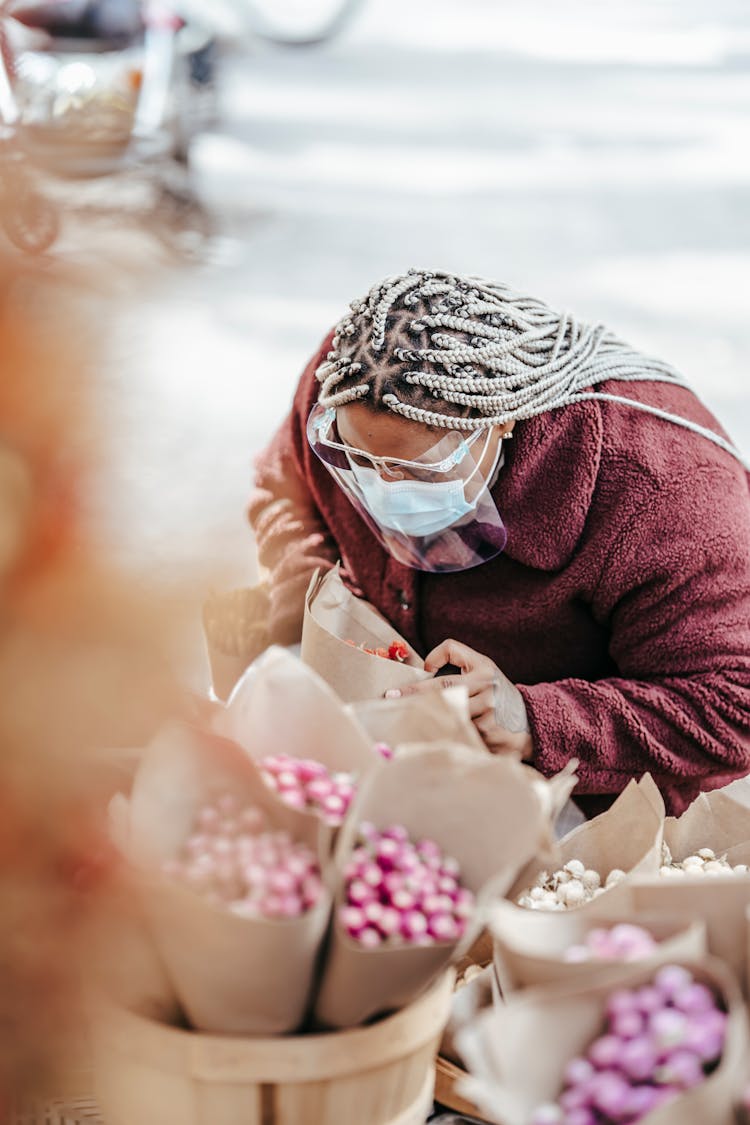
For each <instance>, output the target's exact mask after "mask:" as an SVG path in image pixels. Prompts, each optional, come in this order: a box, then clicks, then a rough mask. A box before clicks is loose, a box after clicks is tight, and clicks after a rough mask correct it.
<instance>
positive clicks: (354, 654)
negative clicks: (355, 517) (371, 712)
mask: <svg viewBox="0 0 750 1125" xmlns="http://www.w3.org/2000/svg"><path fill="white" fill-rule="evenodd" d="M349 640H351V641H354V642H355V644H365V645H367V646H368V647H370V648H377V647H382V646H386V647H387V646H388V645H389V644H390V643H391V641H395V640H398V641H402V642H403V643H404V644H406V645H407V648H408V650H409V658H408V662H407V663H404V664H400V663H398V662H397V661H394V660H386V659H385V658H384V657H382V656H372V655H371V654H370V653H367V652H362V651H361V649H357V648H355V647H353V646H352V645H349V644H347V643H346V642H347V641H349ZM302 659H303V660H304V661H305V663H306V664H309V665H310V667H311V668H314V669H315V671H316V672H317V673H318V675H320V676H322V677H323V679H324V680H326V681H327V683H329V684H330V685H331V687H332V688H333V690H334V691H335V692H336V694H337V695H339V696H340V697H341V699H343V700H344V702H345V703H353V702H355V701H357V700H360V699H379V698H382V696H383V695H384V694H385V692H386V691H388V689H389V688H402V687H407V686H408V685H409V684H413V683H416V682H417V681H419V680H424V679H428V678H429V674H428V673H427V672H425V670H424V665H423V663H422V660H421V658H420V656H419V655H418V654H417V653H416V652H415V651H414V649H413V648H412V647H411V645H409V644H408V643H407V642H406V641H405V640H404V638H403V637H402V636H400V634H399V633H398V632H397V631H396V629H395V628H394V626H393V625H391V624H390V622H388V621H386V619H385V618H384V617H383V616H382V615H381V614H380V613H379V612H378V611H377V610H376V609H375V607H374V606H372V605H370V603H369V602H366V601H363V600H362V599H361V598H356V597H355V596H354V594H352V593H351V591H350V590H348V589H347V588H346V586H345V585H344V583H343V582H342V580H341V575H340V574H339V568H338V567H335V568H334V569H333V570H329V571H326V573H325V574H324V575H323V576H322V577H321V576H320V574H319V572H318V571H316V572H315V574H314V575H313V577H312V581H311V582H310V586H309V588H308V591H307V596H306V598H305V617H304V622H303V625H302Z"/></svg>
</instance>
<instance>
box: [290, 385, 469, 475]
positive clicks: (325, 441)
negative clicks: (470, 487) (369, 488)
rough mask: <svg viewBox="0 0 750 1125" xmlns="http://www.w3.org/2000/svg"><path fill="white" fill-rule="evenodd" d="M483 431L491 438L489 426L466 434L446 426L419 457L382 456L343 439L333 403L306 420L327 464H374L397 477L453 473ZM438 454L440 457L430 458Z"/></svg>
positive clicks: (312, 442) (315, 408) (317, 451)
mask: <svg viewBox="0 0 750 1125" xmlns="http://www.w3.org/2000/svg"><path fill="white" fill-rule="evenodd" d="M482 434H484V436H485V439H487V440H488V439H489V434H490V431H489V430H488V429H483V430H482V429H478V430H473V431H472V432H471V433H470V434H466V435H464V434H462V433H459V431H458V430H447V431H446V433H445V434H444V435H443V436H442V437H441V438H440V439H439V440H438V441H437V442H436V444H435V445H434V446H431V447H430V449H428V450H427V451H426V452H425V453H422V454H420V455H419V457H415V458H412V459H409V458H402V457H381V456H378V455H377V454H375V453H370V452H368V451H367V450H366V449H358V448H357V447H356V446H352V445H349V444H348V443H347V442H344V441H342V440H341V436H340V434H339V432H338V428H337V426H336V411H335V410H334V409H333V408H332V407H323V406H320V405H318V404H316V405H315V406H313V408H312V410H311V411H310V417H309V418H308V421H307V440H308V442H309V443H310V446H311V447H312V449H313V451H314V452H315V454H316V455H317V456H318V457H319V458H320V460H321V461H323V462H324V463H325V464H327V465H329V466H330V467H331V468H334V469H343V470H351V469H352V468H353V467H354V466H355V465H359V466H361V467H363V468H373V469H375V470H376V471H377V472H378V473H379V474H380V475H382V476H385V477H392V478H393V479H394V480H403V479H404V477H416V478H422V479H426V478H428V477H429V476H430V475H432V474H433V473H440V474H447V473H450V472H451V471H453V470H455V468H456V466H457V465H459V464H460V463H461V462H462V461H463V460H464V458H465V457H466V455H467V453H468V452H469V450H470V449H471V447H472V446H473V445H474V444H475V443H476V442H477V441H478V440H479V438H480V437H481V436H482ZM436 454H437V458H436V459H431V458H435V455H436Z"/></svg>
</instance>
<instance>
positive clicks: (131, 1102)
mask: <svg viewBox="0 0 750 1125" xmlns="http://www.w3.org/2000/svg"><path fill="white" fill-rule="evenodd" d="M453 979H454V975H453V972H452V971H449V972H447V973H445V974H443V975H442V976H441V977H440V978H439V979H438V980H437V981H436V983H435V984H434V985H433V986H432V987H431V988H430V989H429V991H428V992H426V993H424V994H423V995H422V996H421V997H419V999H417V1000H415V1001H414V1003H413V1004H410V1005H409V1007H407V1008H404V1009H403V1010H402V1011H400V1012H397V1013H396V1014H395V1015H393V1016H389V1017H388V1018H386V1019H383V1020H380V1021H379V1022H377V1023H374V1024H371V1025H370V1026H368V1027H357V1028H352V1029H351V1030H346V1031H336V1032H330V1033H327V1034H312V1035H299V1036H279V1037H276V1038H268V1039H264V1038H245V1037H239V1036H219V1035H203V1034H200V1033H198V1032H194V1031H187V1030H182V1029H180V1028H177V1027H170V1026H167V1025H165V1024H160V1023H157V1022H154V1021H153V1020H150V1019H146V1018H145V1017H144V1016H141V1015H137V1014H135V1013H133V1012H128V1011H125V1010H123V1009H121V1008H113V1007H101V1008H100V1009H99V1010H98V1011H97V1013H96V1015H95V1018H94V1026H93V1029H92V1030H93V1036H92V1038H93V1052H94V1071H95V1086H96V1095H97V1099H98V1101H99V1104H100V1106H101V1110H102V1115H103V1118H104V1120H105V1122H106V1125H173V1123H174V1125H177V1123H179V1125H349V1122H351V1123H355V1122H356V1125H423V1123H424V1121H425V1119H426V1117H427V1114H428V1112H429V1110H430V1107H431V1104H432V1091H433V1084H434V1064H435V1054H436V1052H437V1047H438V1044H439V1042H440V1037H441V1034H442V1031H443V1027H444V1026H445V1023H446V1021H447V1019H448V1015H449V1013H450V1003H451V995H452V991H453Z"/></svg>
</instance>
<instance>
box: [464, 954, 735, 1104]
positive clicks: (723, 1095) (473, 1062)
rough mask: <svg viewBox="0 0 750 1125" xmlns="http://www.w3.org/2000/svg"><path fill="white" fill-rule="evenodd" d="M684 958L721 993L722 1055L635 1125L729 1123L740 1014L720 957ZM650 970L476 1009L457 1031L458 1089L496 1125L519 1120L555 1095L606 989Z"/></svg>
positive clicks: (588, 1036) (593, 1027)
mask: <svg viewBox="0 0 750 1125" xmlns="http://www.w3.org/2000/svg"><path fill="white" fill-rule="evenodd" d="M675 963H677V964H684V965H685V967H686V968H688V969H689V970H690V971H691V972H692V973H693V974H694V976H695V977H696V978H697V979H698V980H700V981H701V982H703V983H705V984H707V985H710V986H711V987H712V988H714V989H715V990H716V991H717V992H718V993H719V994H720V995H721V997H722V1000H723V1002H724V1005H725V1006H726V1009H727V1012H728V1015H729V1019H728V1022H727V1029H726V1042H725V1047H724V1054H723V1056H722V1059H721V1062H720V1063H719V1065H718V1067H717V1068H716V1070H714V1071H713V1072H712V1073H711V1074H710V1075H709V1076H708V1077H707V1078H706V1079H705V1081H704V1082H703V1083H701V1085H699V1086H695V1087H693V1089H691V1090H688V1091H686V1092H685V1093H684V1094H682V1095H681V1096H680V1097H678V1098H675V1100H674V1101H673V1102H671V1103H669V1104H667V1105H665V1106H662V1107H661V1108H660V1109H657V1110H655V1111H654V1112H653V1113H650V1114H647V1115H646V1116H645V1117H643V1118H641V1122H642V1125H708V1123H709V1122H710V1125H734V1122H735V1116H734V1103H735V1100H736V1098H737V1096H738V1094H739V1092H740V1090H741V1088H742V1085H743V1082H744V1074H745V1067H746V1055H747V1046H748V1032H747V1017H746V1013H745V1010H744V1007H743V1005H742V998H741V996H740V994H739V989H738V987H737V983H736V981H735V980H734V977H733V976H732V974H731V973H730V972H729V970H728V969H727V968H726V966H725V965H724V964H722V962H721V961H718V960H716V959H715V958H705V959H704V960H703V961H696V962H693V961H683V962H675ZM652 976H653V970H647V969H640V968H639V969H631V970H630V971H629V972H623V973H622V974H621V975H620V976H619V977H618V979H617V982H616V984H608V985H606V986H604V985H600V986H596V987H593V988H589V989H585V990H573V989H569V988H567V987H566V986H554V985H550V986H547V987H546V988H537V989H530V990H529V991H527V992H519V993H516V994H515V995H513V996H512V997H511V998H510V1000H509V1001H508V1002H507V1003H506V1004H504V1005H499V1006H496V1007H495V1008H494V1009H492V1010H489V1011H486V1012H483V1013H481V1014H480V1015H479V1016H478V1017H477V1018H476V1020H474V1021H473V1022H472V1024H471V1025H469V1026H468V1027H466V1028H464V1030H463V1031H462V1032H460V1033H459V1035H458V1036H457V1046H458V1049H459V1051H460V1052H461V1055H462V1056H463V1058H464V1060H465V1062H466V1064H467V1067H468V1069H469V1071H470V1072H471V1073H470V1077H469V1078H467V1079H466V1080H465V1081H464V1082H463V1083H462V1084H461V1085H460V1086H459V1093H463V1094H464V1096H465V1097H468V1098H470V1099H471V1100H472V1101H473V1102H475V1103H476V1104H477V1105H478V1106H479V1107H480V1110H481V1111H482V1113H483V1114H484V1115H486V1117H487V1119H488V1120H489V1121H492V1122H497V1123H498V1125H527V1123H528V1121H529V1119H530V1117H531V1114H532V1113H533V1111H534V1110H535V1109H536V1107H537V1106H539V1105H540V1104H541V1103H543V1102H550V1101H551V1102H554V1101H556V1100H557V1098H558V1096H559V1094H560V1092H561V1091H562V1088H563V1071H564V1068H565V1065H566V1063H567V1062H568V1061H569V1060H570V1059H571V1058H573V1057H574V1056H576V1055H581V1054H584V1053H585V1051H586V1050H587V1048H588V1046H589V1045H590V1043H591V1042H592V1041H593V1040H594V1039H595V1038H596V1037H597V1036H598V1035H600V1034H601V1032H602V1029H603V1026H604V1006H605V1003H606V999H607V996H608V994H609V992H610V991H611V990H612V988H613V987H618V988H619V987H626V988H632V987H638V986H640V985H642V984H645V983H647V982H648V981H649V980H650V979H651V978H652Z"/></svg>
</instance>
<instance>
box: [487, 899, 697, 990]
mask: <svg viewBox="0 0 750 1125" xmlns="http://www.w3.org/2000/svg"><path fill="white" fill-rule="evenodd" d="M488 927H489V930H490V933H491V934H492V938H493V944H494V965H495V971H496V974H497V978H498V981H499V983H500V986H501V988H502V991H503V995H505V996H508V995H510V993H511V992H513V991H515V990H517V989H520V988H533V987H535V986H536V985H545V984H557V983H560V984H569V985H571V986H573V985H575V984H580V985H582V986H584V987H588V986H591V985H594V984H600V983H605V982H606V981H607V980H609V979H610V978H612V977H613V976H617V975H618V973H620V972H621V971H622V966H623V964H624V963H627V962H631V961H638V962H639V963H640V964H643V965H644V966H656V965H660V964H664V963H665V962H667V961H672V960H675V959H677V960H679V959H685V958H687V959H689V960H698V959H700V958H701V957H702V956H704V954H705V953H706V932H705V926H704V924H703V922H702V921H701V920H700V919H697V918H694V917H692V916H691V915H681V916H671V915H668V914H664V913H661V912H658V913H657V912H655V913H653V914H634V913H632V912H631V911H630V910H620V912H616V913H612V912H609V911H608V912H607V913H606V914H604V913H602V914H601V916H598V917H596V918H592V917H591V915H590V914H589V913H587V912H586V911H580V910H570V911H562V912H556V911H554V912H552V911H550V912H547V911H542V910H524V911H519V910H517V909H516V908H515V907H514V906H513V905H512V904H511V903H509V902H507V901H500V902H497V903H495V904H494V905H493V906H492V907H491V908H490V911H489V921H488Z"/></svg>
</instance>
